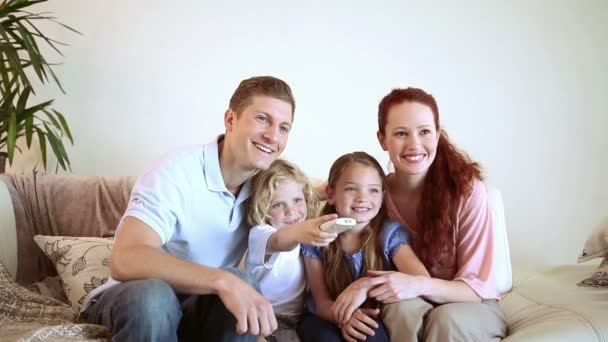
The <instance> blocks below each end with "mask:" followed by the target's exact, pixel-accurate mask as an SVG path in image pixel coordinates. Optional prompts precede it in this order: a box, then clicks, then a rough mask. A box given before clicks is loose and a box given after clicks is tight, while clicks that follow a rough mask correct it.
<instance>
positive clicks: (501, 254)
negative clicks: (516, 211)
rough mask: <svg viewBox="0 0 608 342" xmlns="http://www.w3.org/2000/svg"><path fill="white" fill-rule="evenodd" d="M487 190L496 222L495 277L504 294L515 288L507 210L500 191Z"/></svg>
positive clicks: (487, 186)
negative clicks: (506, 221) (508, 235)
mask: <svg viewBox="0 0 608 342" xmlns="http://www.w3.org/2000/svg"><path fill="white" fill-rule="evenodd" d="M486 189H487V191H488V200H489V201H490V206H491V207H492V218H493V220H494V275H495V278H496V286H497V287H498V291H499V292H500V293H501V294H502V293H506V292H509V291H510V290H511V287H513V271H512V269H511V253H510V252H509V240H508V239H507V226H506V223H505V210H504V205H503V201H502V195H501V194H500V191H499V190H498V189H496V188H495V187H494V186H492V185H489V184H486Z"/></svg>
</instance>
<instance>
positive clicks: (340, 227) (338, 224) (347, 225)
mask: <svg viewBox="0 0 608 342" xmlns="http://www.w3.org/2000/svg"><path fill="white" fill-rule="evenodd" d="M356 224H357V221H355V219H352V218H350V217H340V218H337V219H335V220H331V221H327V222H325V223H323V224H322V225H321V226H320V227H319V228H321V230H323V231H326V232H330V233H338V234H340V233H342V232H345V231H347V230H349V229H351V228H352V227H354V226H355V225H356Z"/></svg>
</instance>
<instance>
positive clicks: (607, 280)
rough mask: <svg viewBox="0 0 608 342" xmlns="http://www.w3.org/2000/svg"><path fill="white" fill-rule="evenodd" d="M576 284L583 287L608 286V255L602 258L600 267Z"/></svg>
mask: <svg viewBox="0 0 608 342" xmlns="http://www.w3.org/2000/svg"><path fill="white" fill-rule="evenodd" d="M577 285H578V286H585V287H608V257H606V258H604V260H603V261H602V263H601V264H600V267H598V269H597V270H595V272H593V275H592V276H591V277H589V278H587V279H585V280H583V281H581V282H580V283H578V284H577Z"/></svg>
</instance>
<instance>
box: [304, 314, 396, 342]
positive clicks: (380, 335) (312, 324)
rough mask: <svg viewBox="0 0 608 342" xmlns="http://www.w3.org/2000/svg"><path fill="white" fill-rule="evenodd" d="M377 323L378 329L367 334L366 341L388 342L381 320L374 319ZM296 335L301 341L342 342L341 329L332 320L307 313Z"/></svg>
mask: <svg viewBox="0 0 608 342" xmlns="http://www.w3.org/2000/svg"><path fill="white" fill-rule="evenodd" d="M375 320H376V322H377V323H378V329H376V330H375V333H376V334H375V335H374V336H367V338H366V339H365V341H366V342H389V339H388V334H387V332H386V328H385V327H384V324H382V321H380V320H379V319H375ZM297 331H298V336H299V337H300V340H301V341H302V342H317V341H323V342H342V341H344V338H343V337H342V331H340V328H338V326H336V325H335V324H333V323H332V322H329V321H326V320H324V319H323V318H321V317H319V316H317V315H314V314H311V313H307V314H306V315H305V316H304V318H303V319H302V321H300V324H299V325H298V329H297Z"/></svg>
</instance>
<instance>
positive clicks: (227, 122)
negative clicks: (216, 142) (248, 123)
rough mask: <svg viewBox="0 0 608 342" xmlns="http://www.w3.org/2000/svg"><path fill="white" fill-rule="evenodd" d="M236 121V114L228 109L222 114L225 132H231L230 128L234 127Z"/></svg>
mask: <svg viewBox="0 0 608 342" xmlns="http://www.w3.org/2000/svg"><path fill="white" fill-rule="evenodd" d="M235 120H236V113H235V112H234V111H233V110H232V109H230V108H228V110H226V113H224V126H225V127H226V132H230V131H232V127H233V126H234V121H235Z"/></svg>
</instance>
